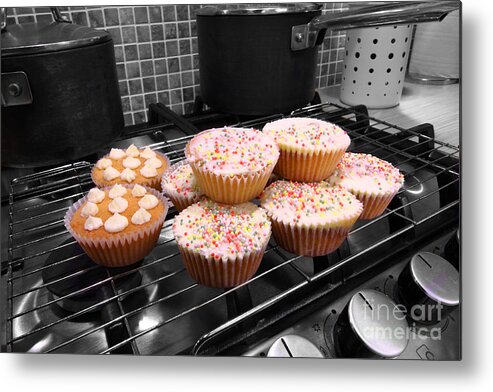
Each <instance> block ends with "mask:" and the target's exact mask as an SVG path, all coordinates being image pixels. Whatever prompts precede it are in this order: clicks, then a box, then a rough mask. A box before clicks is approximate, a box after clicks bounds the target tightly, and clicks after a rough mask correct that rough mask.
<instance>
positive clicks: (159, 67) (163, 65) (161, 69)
mask: <svg viewBox="0 0 493 392" xmlns="http://www.w3.org/2000/svg"><path fill="white" fill-rule="evenodd" d="M154 69H155V72H156V75H160V74H164V73H167V72H168V65H167V62H166V59H159V60H154Z"/></svg>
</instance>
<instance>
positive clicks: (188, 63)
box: [180, 56, 192, 71]
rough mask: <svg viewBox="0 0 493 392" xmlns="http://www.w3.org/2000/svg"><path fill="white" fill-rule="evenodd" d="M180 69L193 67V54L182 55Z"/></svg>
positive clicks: (184, 69)
mask: <svg viewBox="0 0 493 392" xmlns="http://www.w3.org/2000/svg"><path fill="white" fill-rule="evenodd" d="M180 69H181V70H182V71H186V70H189V69H192V56H182V57H180Z"/></svg>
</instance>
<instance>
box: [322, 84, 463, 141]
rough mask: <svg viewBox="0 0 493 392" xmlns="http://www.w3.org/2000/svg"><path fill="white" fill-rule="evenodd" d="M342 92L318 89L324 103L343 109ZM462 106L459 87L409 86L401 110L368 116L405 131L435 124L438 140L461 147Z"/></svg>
mask: <svg viewBox="0 0 493 392" xmlns="http://www.w3.org/2000/svg"><path fill="white" fill-rule="evenodd" d="M339 89H340V86H332V87H326V88H323V89H319V90H318V92H319V94H320V98H321V99H322V102H326V101H329V102H334V103H337V104H340V105H344V104H343V103H342V102H341V101H340V100H339ZM459 102H460V97H459V84H450V85H446V86H434V85H423V84H417V83H411V82H406V83H405V84H404V90H403V92H402V98H401V102H400V104H399V105H398V106H395V107H393V108H389V109H372V110H369V114H370V116H372V117H375V118H377V119H379V120H383V121H387V122H389V123H391V124H395V125H399V126H401V127H403V128H410V127H413V126H416V125H419V124H422V123H430V124H433V126H434V129H435V138H436V139H437V140H440V141H442V142H445V143H449V144H451V145H453V146H459ZM344 106H347V105H344Z"/></svg>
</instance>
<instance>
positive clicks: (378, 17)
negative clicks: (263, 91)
mask: <svg viewBox="0 0 493 392" xmlns="http://www.w3.org/2000/svg"><path fill="white" fill-rule="evenodd" d="M460 7H461V3H460V1H405V2H404V1H402V2H391V3H385V4H380V5H376V6H367V7H362V8H359V9H354V10H349V11H346V12H335V13H331V14H326V15H322V16H318V17H316V18H314V19H312V20H311V21H310V22H309V23H308V24H304V25H297V26H293V28H292V31H291V49H292V50H294V51H297V50H303V49H307V48H311V47H314V46H316V45H318V44H321V43H322V41H323V38H324V35H325V32H326V31H327V30H347V29H354V28H361V27H378V26H385V25H399V24H409V23H423V22H440V21H441V20H443V18H445V16H447V14H448V13H450V12H452V11H455V10H456V9H459V8H460Z"/></svg>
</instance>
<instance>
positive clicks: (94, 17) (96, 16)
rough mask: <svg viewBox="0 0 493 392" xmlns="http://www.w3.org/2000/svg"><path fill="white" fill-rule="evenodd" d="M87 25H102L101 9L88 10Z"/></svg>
mask: <svg viewBox="0 0 493 392" xmlns="http://www.w3.org/2000/svg"><path fill="white" fill-rule="evenodd" d="M88 15H89V25H90V26H91V27H104V17H103V11H102V10H91V11H88Z"/></svg>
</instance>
